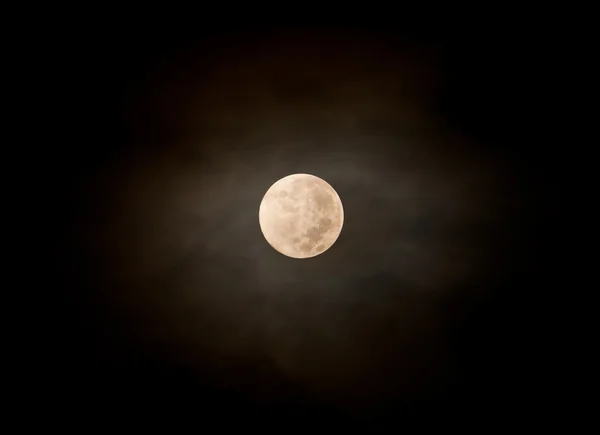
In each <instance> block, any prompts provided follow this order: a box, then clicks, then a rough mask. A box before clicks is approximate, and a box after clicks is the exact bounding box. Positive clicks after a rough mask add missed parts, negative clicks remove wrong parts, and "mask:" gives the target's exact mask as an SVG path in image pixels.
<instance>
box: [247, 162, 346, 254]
mask: <svg viewBox="0 0 600 435" xmlns="http://www.w3.org/2000/svg"><path fill="white" fill-rule="evenodd" d="M258 214H259V221H260V229H261V230H262V233H263V235H264V236H265V239H267V242H269V244H270V245H271V246H272V247H273V248H275V249H276V250H277V251H279V252H280V253H282V254H283V255H287V256H288V257H292V258H310V257H314V256H316V255H319V254H322V253H323V252H325V251H327V250H328V249H329V248H331V246H332V245H333V244H334V243H335V241H336V240H337V238H338V237H339V235H340V232H341V231H342V225H343V224H344V209H343V207H342V201H341V200H340V197H339V196H338V194H337V192H336V191H335V190H334V189H333V187H331V186H330V185H329V183H327V182H326V181H325V180H322V179H321V178H319V177H315V176H314V175H309V174H292V175H288V176H287V177H284V178H282V179H281V180H279V181H277V182H276V183H275V184H273V185H272V186H271V187H270V188H269V190H267V193H266V194H265V196H264V198H263V200H262V202H261V204H260V210H259V213H258Z"/></svg>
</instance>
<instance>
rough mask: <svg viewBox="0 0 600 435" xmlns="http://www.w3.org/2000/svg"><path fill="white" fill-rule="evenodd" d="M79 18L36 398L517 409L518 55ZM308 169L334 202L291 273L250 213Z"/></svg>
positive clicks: (324, 413)
mask: <svg viewBox="0 0 600 435" xmlns="http://www.w3.org/2000/svg"><path fill="white" fill-rule="evenodd" d="M81 27H82V29H83V31H82V32H81V33H80V34H79V37H77V38H75V37H68V38H66V39H64V41H63V44H58V45H57V48H56V51H55V53H54V55H53V56H52V59H53V60H52V65H54V67H55V68H54V72H52V74H54V75H55V76H56V77H57V79H58V80H59V81H60V84H61V86H62V87H59V88H58V89H53V92H54V93H56V95H55V96H56V98H57V100H55V101H58V103H57V105H56V106H55V107H54V110H55V112H56V113H55V114H56V115H58V117H59V118H61V119H62V120H63V121H62V123H61V124H60V125H59V126H58V127H59V129H60V130H61V131H62V132H63V136H62V137H63V139H62V140H57V141H55V142H53V143H54V145H53V146H52V151H51V152H49V151H48V150H46V151H45V155H46V156H47V160H46V161H47V166H48V168H49V170H48V174H49V175H48V177H47V178H46V180H45V182H44V186H43V187H41V189H42V191H43V192H44V194H42V195H40V196H41V197H42V199H41V201H42V204H43V206H44V207H45V208H46V210H49V211H51V216H50V217H49V218H47V220H46V221H45V222H46V224H47V226H48V229H49V233H51V234H52V240H51V243H50V244H49V245H48V246H49V248H48V253H49V256H50V258H51V260H49V262H50V264H51V268H52V271H51V275H50V276H51V278H52V279H51V280H50V281H48V283H47V284H46V286H45V289H46V290H45V292H46V293H47V294H50V295H52V297H51V298H49V299H51V305H48V307H49V309H48V313H47V316H48V321H47V322H46V323H45V325H44V327H43V328H41V329H40V331H39V337H41V338H40V339H39V343H40V344H39V346H38V347H39V352H38V353H39V357H38V359H37V361H38V364H39V368H38V370H37V371H38V373H40V374H41V380H40V384H39V385H40V386H39V388H40V391H43V393H40V394H41V395H42V396H43V397H44V398H45V399H44V400H46V401H47V405H48V406H49V407H53V406H56V407H59V408H61V409H69V413H74V414H77V415H79V416H85V417H82V418H86V419H87V420H86V421H88V423H90V425H91V426H93V425H94V423H93V422H95V421H109V422H112V421H115V422H116V421H120V419H121V418H126V419H131V420H133V421H140V422H143V423H144V424H150V425H153V424H154V423H155V422H157V421H163V420H166V421H169V420H172V421H179V422H181V421H188V422H193V424H195V425H196V427H197V428H199V429H202V428H203V427H205V426H203V425H212V424H215V423H218V422H220V424H233V425H235V424H242V425H247V427H257V426H258V427H262V425H267V426H268V425H270V424H274V425H276V426H275V427H279V428H280V429H281V430H287V428H294V427H296V426H298V425H301V424H304V423H317V422H319V424H321V423H330V424H334V425H341V426H339V427H347V426H349V427H351V426H352V425H356V424H365V425H366V426H367V427H371V428H372V427H375V426H383V425H393V426H397V427H403V425H404V426H406V425H408V424H412V423H415V424H419V425H428V424H435V423H439V422H449V421H455V422H463V423H465V424H466V423H467V422H468V423H473V422H474V421H476V420H477V419H481V420H487V421H488V422H489V421H496V420H501V421H505V422H506V421H512V420H515V421H516V420H517V419H519V418H520V416H522V415H524V414H527V407H528V397H530V396H531V394H533V392H534V391H535V390H536V388H537V387H536V384H535V382H536V381H535V380H534V378H535V375H534V372H535V364H534V363H533V360H534V358H533V356H534V353H535V349H534V347H535V346H534V345H533V344H532V343H534V342H535V340H534V338H533V337H534V335H535V334H534V332H533V331H534V329H535V328H534V327H532V326H531V325H532V323H534V322H533V321H532V307H533V306H534V302H533V301H534V300H535V298H536V297H538V295H539V292H540V289H541V288H543V286H544V285H545V284H544V283H543V279H546V278H543V279H542V278H540V276H542V275H544V272H542V269H543V263H544V258H543V256H544V253H545V252H546V251H544V250H543V249H542V245H541V243H540V241H541V239H540V237H541V236H540V234H541V233H543V232H544V231H545V228H544V225H545V224H544V222H547V220H545V213H547V209H546V201H545V199H544V198H545V197H546V196H545V195H546V194H545V193H544V189H545V186H546V184H545V182H546V181H545V176H546V171H547V166H545V165H546V163H547V162H546V161H545V160H544V159H543V158H540V149H541V145H540V144H539V142H536V141H532V140H531V134H530V133H529V132H530V131H531V130H532V123H534V122H535V121H534V120H533V119H532V117H531V103H532V101H533V96H532V95H531V94H530V89H531V87H532V86H533V85H532V78H533V77H534V75H535V74H533V73H532V71H534V70H533V60H532V58H531V56H530V55H529V51H528V45H527V43H526V42H525V41H523V40H522V39H519V38H520V37H519V36H518V35H517V36H516V35H515V34H514V33H512V34H508V33H503V31H502V29H499V28H490V27H487V26H486V25H485V23H482V24H481V25H480V26H479V28H478V29H470V28H465V27H460V26H459V27H460V28H458V27H457V28H451V26H447V28H438V29H436V31H432V30H431V29H419V30H412V29H411V30H409V29H405V30H404V31H402V32H400V31H392V30H389V29H388V30H373V29H370V30H367V29H361V30H358V29H345V30H340V29H337V30H332V29H330V30H323V29H321V30H314V29H313V30H301V29H295V30H281V29H279V30H269V31H266V30H262V31H256V30H254V31H249V30H247V31H241V30H236V31H233V30H221V31H218V32H217V31H210V32H209V31H204V32H200V31H198V30H194V29H192V28H188V27H185V26H183V25H181V26H179V25H177V23H170V24H168V25H167V24H163V25H160V26H159V25H150V24H140V23H138V24H131V23H127V24H124V25H122V26H119V25H113V26H107V27H106V28H105V27H103V26H93V27H91V28H89V29H85V27H86V26H85V25H81ZM415 27H416V26H415ZM63 85H64V86H63ZM298 172H300V173H309V174H313V175H316V176H318V177H321V178H323V179H324V180H326V181H327V182H328V183H330V184H331V185H332V186H333V187H334V188H335V189H336V191H337V192H338V194H339V195H340V197H341V199H342V202H343V205H344V212H345V222H344V227H343V230H342V233H341V235H340V237H339V239H338V240H337V242H336V243H335V244H334V245H333V247H332V248H331V249H330V250H328V251H327V252H325V253H324V254H322V255H320V256H317V257H315V258H312V259H307V260H297V259H292V258H288V257H285V256H283V255H281V254H279V253H278V252H276V251H275V250H274V249H273V248H272V247H270V246H269V244H268V243H267V242H266V240H265V239H264V237H263V236H262V233H261V231H260V227H259V223H258V207H259V204H260V201H261V199H262V196H263V195H264V193H265V192H266V190H267V189H268V188H269V187H270V186H271V185H272V184H273V183H274V182H275V181H277V180H278V179H280V178H282V177H284V176H286V175H288V174H291V173H298ZM280 424H283V425H284V426H278V425H280ZM248 425H250V426H248ZM286 425H287V426H286ZM210 427H213V426H210Z"/></svg>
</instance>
